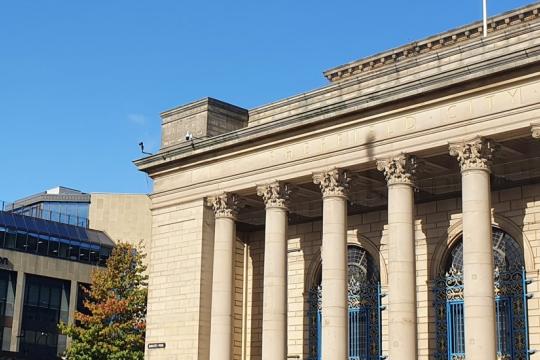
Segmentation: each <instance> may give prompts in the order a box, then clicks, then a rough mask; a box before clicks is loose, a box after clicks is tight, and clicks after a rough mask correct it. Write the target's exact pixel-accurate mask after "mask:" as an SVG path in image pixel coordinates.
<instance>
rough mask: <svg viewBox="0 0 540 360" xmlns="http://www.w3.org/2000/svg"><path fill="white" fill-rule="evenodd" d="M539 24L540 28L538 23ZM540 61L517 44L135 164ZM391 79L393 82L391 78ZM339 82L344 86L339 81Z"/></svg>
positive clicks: (156, 166) (149, 168)
mask: <svg viewBox="0 0 540 360" xmlns="http://www.w3.org/2000/svg"><path fill="white" fill-rule="evenodd" d="M538 25H539V28H540V24H538ZM539 30H540V29H539ZM539 62H540V45H533V46H530V47H524V48H523V47H520V49H519V50H517V51H514V52H509V51H506V52H504V53H503V54H502V55H500V56H498V57H493V58H488V59H482V60H481V61H479V62H477V63H472V64H468V65H467V66H460V67H457V68H452V69H449V70H446V71H443V72H439V73H436V74H434V75H431V76H426V77H424V78H414V79H411V81H409V82H401V83H399V85H393V86H390V85H388V86H378V87H377V88H375V89H374V90H373V91H371V92H368V91H363V92H361V93H359V95H358V96H356V97H354V98H351V99H349V100H347V101H339V102H335V103H330V104H328V105H325V106H320V107H318V108H316V109H314V110H310V111H305V112H302V113H300V114H297V115H292V116H288V117H285V118H282V119H279V120H276V121H271V122H266V123H262V124H260V125H257V126H250V127H247V128H242V129H239V130H236V131H232V132H229V133H226V134H222V135H218V136H214V137H212V138H208V139H204V140H201V141H199V142H198V143H197V147H196V148H195V149H193V148H192V147H191V146H189V145H182V146H177V147H175V148H171V149H167V150H166V151H161V152H159V153H157V154H155V155H152V156H148V157H145V158H142V159H139V160H135V161H134V163H135V165H136V166H137V167H138V168H139V169H140V170H142V171H146V172H148V173H152V172H154V171H159V170H160V169H162V168H163V167H169V166H174V163H176V162H177V161H180V160H181V161H182V162H185V161H189V160H188V158H192V157H195V156H199V155H202V154H206V153H209V152H215V151H219V150H222V149H226V148H229V147H232V146H240V144H247V143H249V142H253V141H254V140H256V139H260V138H262V137H268V136H272V135H274V134H278V133H282V132H284V131H291V130H292V129H296V128H300V127H303V126H307V125H316V124H319V123H320V122H322V121H325V120H326V121H327V120H328V119H329V118H336V117H339V116H344V115H350V114H352V113H356V112H359V111H366V110H368V109H369V108H372V107H374V106H381V105H384V104H387V103H391V102H395V101H399V100H400V99H403V98H409V97H411V96H415V95H418V94H426V93H428V92H430V91H435V90H437V89H441V88H447V87H449V86H453V85H456V84H459V83H463V82H464V81H470V80H475V79H479V78H485V77H488V76H490V75H494V74H496V73H500V72H503V71H505V70H513V69H515V68H516V67H519V66H525V65H531V64H537V63H539ZM391 82H392V83H393V82H394V79H393V80H391ZM338 85H340V86H343V84H341V83H340V84H338ZM333 86H337V85H333Z"/></svg>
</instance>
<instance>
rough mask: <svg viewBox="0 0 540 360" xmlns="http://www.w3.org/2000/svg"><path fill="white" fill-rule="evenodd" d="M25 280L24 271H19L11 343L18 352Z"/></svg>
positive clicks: (11, 348) (11, 346) (11, 349)
mask: <svg viewBox="0 0 540 360" xmlns="http://www.w3.org/2000/svg"><path fill="white" fill-rule="evenodd" d="M25 281H26V279H25V276H24V272H23V271H17V285H16V287H15V304H14V305H13V323H12V328H11V344H10V351H13V352H18V351H19V349H20V339H21V338H20V336H21V327H22V315H23V307H24V290H25Z"/></svg>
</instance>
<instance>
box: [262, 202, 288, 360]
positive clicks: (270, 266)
mask: <svg viewBox="0 0 540 360" xmlns="http://www.w3.org/2000/svg"><path fill="white" fill-rule="evenodd" d="M287 223H288V218H287V210H286V209H285V208H280V207H268V208H267V209H266V228H265V238H264V294H263V334H262V360H276V359H286V358H287Z"/></svg>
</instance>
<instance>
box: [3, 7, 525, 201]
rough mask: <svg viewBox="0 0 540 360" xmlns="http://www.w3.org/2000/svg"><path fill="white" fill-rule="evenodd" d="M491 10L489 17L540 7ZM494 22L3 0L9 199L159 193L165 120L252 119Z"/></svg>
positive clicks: (402, 13) (443, 13)
mask: <svg viewBox="0 0 540 360" xmlns="http://www.w3.org/2000/svg"><path fill="white" fill-rule="evenodd" d="M531 2H532V1H531V0H529V1H519V0H488V15H489V16H493V15H497V14H499V13H501V12H505V11H508V10H512V9H514V8H516V7H521V6H524V5H527V4H529V3H531ZM481 17H482V0H453V1H434V0H408V1H397V0H387V1H366V0H356V1H348V0H347V1H345V0H333V1H320V0H310V1H307V0H294V1H292V0H289V1H283V0H270V1H256V0H251V1H248V0H230V1H214V0H207V1H201V0H198V1H186V0H176V1H172V0H171V1H168V0H153V1H143V0H107V1H105V0H93V1H82V0H81V1H73V0H41V1H39V0H33V1H32V0H11V1H10V0H0V151H1V152H0V154H1V157H0V200H4V201H13V200H16V199H18V198H21V197H24V196H28V195H31V194H34V193H37V192H40V191H43V190H45V189H48V188H52V187H55V186H57V185H62V186H67V187H71V188H75V189H79V190H82V191H84V192H119V193H148V192H151V188H152V182H151V180H150V179H149V178H148V177H147V176H146V175H145V174H144V173H141V172H139V171H138V170H137V169H136V167H135V166H134V165H133V164H132V161H133V160H134V159H137V158H140V157H141V153H140V149H139V146H138V143H139V142H140V141H143V142H144V144H145V147H146V149H145V150H147V151H150V152H157V151H158V150H159V143H160V136H161V134H160V125H161V119H160V116H159V114H160V112H162V111H164V110H167V109H171V108H174V107H176V106H180V105H183V104H185V103H188V102H191V101H194V100H197V99H200V98H203V97H207V96H210V97H214V98H217V99H220V100H223V101H226V102H229V103H232V104H234V105H237V106H240V107H244V108H248V109H250V108H253V107H257V106H260V105H264V104H267V103H270V102H273V101H276V100H279V99H282V98H285V97H288V96H292V95H295V94H299V93H303V92H307V91H310V90H313V89H316V88H319V87H322V86H324V85H326V84H327V83H328V82H327V80H326V79H325V78H324V77H323V75H322V72H323V71H324V70H327V69H330V68H333V67H335V66H338V65H341V64H344V63H347V62H350V61H354V60H357V59H360V58H362V57H366V56H369V55H372V54H375V53H378V52H381V51H384V50H387V49H390V48H393V47H397V46H400V45H404V44H406V43H409V42H411V41H415V40H419V39H422V38H425V37H428V36H430V35H434V34H436V33H439V32H444V31H447V30H450V29H453V28H456V27H459V26H462V25H465V24H468V23H470V22H473V21H476V20H480V19H481Z"/></svg>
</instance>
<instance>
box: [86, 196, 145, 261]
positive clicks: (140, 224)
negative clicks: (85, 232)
mask: <svg viewBox="0 0 540 360" xmlns="http://www.w3.org/2000/svg"><path fill="white" fill-rule="evenodd" d="M90 199H91V200H90V210H89V217H88V218H89V219H88V220H89V224H90V228H92V229H96V230H101V231H104V232H106V233H107V235H109V236H110V237H111V239H113V241H115V242H118V241H123V242H128V243H131V244H133V245H138V244H139V243H142V244H143V245H145V246H146V244H148V243H149V242H150V237H151V231H152V215H151V213H150V206H151V202H150V198H149V197H148V195H145V194H108V193H92V194H90ZM146 247H147V249H146V251H148V250H149V248H148V246H146Z"/></svg>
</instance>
